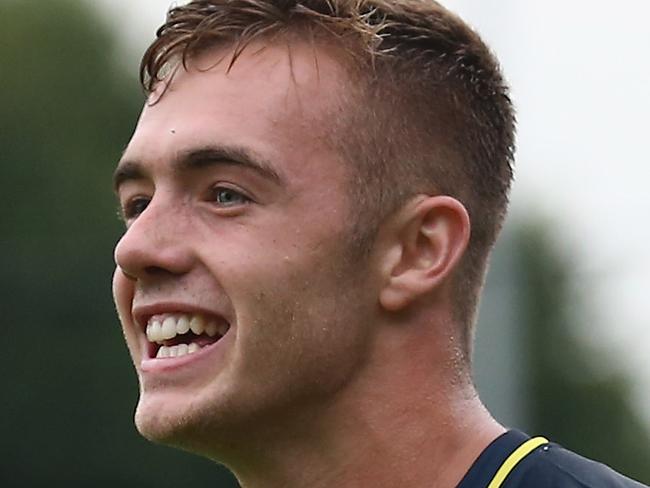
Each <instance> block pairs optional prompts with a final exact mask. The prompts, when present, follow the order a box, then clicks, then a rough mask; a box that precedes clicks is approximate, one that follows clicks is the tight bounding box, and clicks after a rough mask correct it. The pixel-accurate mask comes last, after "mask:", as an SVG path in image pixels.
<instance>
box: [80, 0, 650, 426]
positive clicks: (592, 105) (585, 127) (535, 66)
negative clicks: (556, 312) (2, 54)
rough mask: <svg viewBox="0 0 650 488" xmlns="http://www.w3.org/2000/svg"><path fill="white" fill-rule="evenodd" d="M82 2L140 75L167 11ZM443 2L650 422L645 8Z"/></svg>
mask: <svg viewBox="0 0 650 488" xmlns="http://www.w3.org/2000/svg"><path fill="white" fill-rule="evenodd" d="M86 1H88V2H92V3H93V4H94V5H99V6H100V8H101V9H102V10H103V12H104V13H105V14H106V15H107V16H108V18H109V19H111V20H112V22H113V24H114V26H115V28H116V29H118V32H119V33H120V36H121V39H122V43H123V47H124V52H125V53H126V55H125V59H124V63H125V64H127V65H128V68H129V70H130V71H132V72H133V73H134V75H135V73H136V71H137V64H138V59H139V56H140V55H141V53H142V52H143V50H144V49H145V47H146V45H147V44H148V42H149V41H150V40H151V39H152V37H153V35H154V32H155V29H156V28H157V27H158V26H159V25H160V24H161V22H162V21H163V20H164V17H165V12H166V10H167V7H168V6H169V5H170V2H169V1H167V0H138V1H137V2H134V1H132V0H100V1H97V0H86ZM442 3H443V4H445V5H446V6H447V7H449V8H450V9H451V10H454V11H456V12H457V13H459V14H460V15H461V16H462V17H463V18H464V19H465V20H466V21H468V22H469V23H470V24H471V25H472V26H473V27H474V28H476V30H477V31H478V32H479V33H480V34H481V35H482V36H483V37H484V39H485V40H486V41H487V42H488V44H490V46H491V47H492V49H493V50H494V51H495V52H496V53H497V56H498V57H499V59H500V60H501V62H502V65H503V68H504V71H505V73H506V76H507V78H508V79H509V81H510V83H511V85H512V87H513V98H514V101H515V104H516V106H517V110H518V114H519V116H518V118H519V129H518V133H519V136H518V151H517V163H516V164H517V167H516V175H517V177H516V178H517V179H516V183H515V187H514V194H513V198H512V210H511V212H512V214H514V217H519V218H526V216H527V215H530V214H535V215H536V216H539V215H541V216H542V217H543V218H546V219H547V220H548V221H549V222H550V223H551V225H552V226H553V228H554V229H555V230H556V232H557V238H556V240H557V241H559V242H560V243H563V245H565V246H566V248H567V252H568V253H569V254H570V255H572V256H574V257H575V261H576V267H577V268H578V270H579V275H578V279H579V282H578V284H579V287H580V289H581V295H582V296H581V299H582V300H584V304H585V305H586V306H587V308H588V310H589V315H590V317H592V321H591V323H590V324H589V329H588V330H585V331H584V333H585V335H586V336H587V338H588V339H589V340H592V341H594V342H596V343H597V344H598V345H599V346H606V348H607V349H608V350H609V352H610V353H611V355H612V356H613V358H614V359H616V360H618V361H620V364H621V365H622V367H624V368H625V369H627V370H628V371H629V372H630V373H631V374H632V375H633V376H634V377H635V378H636V380H637V382H638V383H637V387H636V389H635V391H636V393H637V395H638V398H637V399H636V400H637V405H638V406H639V409H640V411H641V412H642V413H643V414H644V415H645V417H646V419H647V420H648V422H650V354H649V352H650V351H649V350H650V299H649V297H648V290H650V249H649V248H648V242H650V224H649V220H650V219H649V218H648V215H649V214H650V190H649V189H648V184H649V182H650V157H649V156H648V148H647V139H648V138H649V134H648V132H649V129H650V123H649V116H650V63H649V60H650V54H649V53H648V51H649V50H650V26H649V25H648V19H650V2H648V1H645V0H618V1H617V2H615V3H614V2H605V1H604V0H589V1H587V0H573V1H571V2H566V1H561V0H547V1H545V2H522V1H521V0H519V1H517V0H482V1H477V0H473V1H472V0H443V1H442ZM118 18H119V19H120V20H119V21H118Z"/></svg>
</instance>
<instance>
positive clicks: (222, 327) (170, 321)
mask: <svg viewBox="0 0 650 488" xmlns="http://www.w3.org/2000/svg"><path fill="white" fill-rule="evenodd" d="M190 330H191V331H192V332H193V333H194V334H196V335H201V334H203V333H205V334H207V335H209V336H210V337H214V336H216V335H217V334H220V335H224V334H225V333H226V332H227V331H228V324H227V323H225V322H217V321H216V320H206V319H205V318H204V317H203V316H201V315H187V314H176V315H163V316H161V315H158V316H153V317H151V318H150V319H149V322H148V323H147V340H148V341H149V342H157V343H162V342H163V341H167V340H170V339H173V338H174V337H176V336H177V335H183V334H187V333H188V332H189V331H190Z"/></svg>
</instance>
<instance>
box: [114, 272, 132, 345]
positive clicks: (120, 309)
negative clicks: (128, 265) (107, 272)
mask: <svg viewBox="0 0 650 488" xmlns="http://www.w3.org/2000/svg"><path fill="white" fill-rule="evenodd" d="M134 291H135V288H134V284H133V281H131V280H129V279H128V278H127V277H126V276H124V273H122V271H121V270H120V269H119V268H116V269H115V273H114V274H113V300H114V301H115V308H116V309H117V315H118V317H119V319H120V323H121V324H122V330H123V332H124V336H125V338H126V340H127V344H128V346H129V349H130V350H131V352H132V353H134V352H135V351H136V349H137V348H138V345H137V343H138V341H137V336H136V333H135V330H134V328H133V324H132V322H131V306H132V304H133V296H134Z"/></svg>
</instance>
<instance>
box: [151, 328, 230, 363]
mask: <svg viewBox="0 0 650 488" xmlns="http://www.w3.org/2000/svg"><path fill="white" fill-rule="evenodd" d="M228 337H229V334H228V333H226V335H224V336H223V337H222V338H221V339H219V340H218V341H217V342H215V343H213V344H209V345H207V346H204V347H202V348H201V349H199V350H198V351H196V352H193V353H191V354H185V355H184V356H179V357H174V358H160V359H158V358H146V359H143V360H142V361H141V362H140V370H141V371H142V372H143V373H160V372H168V371H171V370H176V369H184V368H187V367H191V366H192V365H193V364H195V363H198V362H201V361H205V360H206V358H208V357H210V356H212V359H211V361H213V360H214V355H215V354H219V353H220V351H221V350H222V349H223V347H224V343H225V341H226V339H227V338H228ZM148 345H149V344H148V343H147V344H146V346H147V347H148Z"/></svg>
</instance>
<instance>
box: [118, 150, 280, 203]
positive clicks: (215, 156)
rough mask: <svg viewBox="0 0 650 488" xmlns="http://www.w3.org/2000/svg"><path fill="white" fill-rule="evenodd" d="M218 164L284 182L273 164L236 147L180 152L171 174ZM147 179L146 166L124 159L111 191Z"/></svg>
mask: <svg viewBox="0 0 650 488" xmlns="http://www.w3.org/2000/svg"><path fill="white" fill-rule="evenodd" d="M218 165H229V166H241V167H243V168H246V169H249V170H252V171H254V172H255V173H258V174H259V175H260V176H262V177H264V178H267V179H270V180H272V181H273V182H275V183H277V184H279V185H283V184H284V179H283V178H282V177H281V176H280V174H278V172H277V171H276V170H275V169H273V165H272V164H271V163H270V162H269V161H267V160H265V159H264V158H261V157H259V156H258V155H256V154H255V153H253V152H252V151H250V150H248V149H246V148H243V147H239V146H225V145H218V146H201V147H198V148H193V149H190V150H187V151H182V152H180V153H179V154H178V156H177V157H176V158H174V160H173V161H172V163H171V166H172V171H173V172H175V173H184V172H188V171H196V170H200V169H203V168H209V167H214V166H218ZM146 177H147V170H146V165H145V164H144V163H143V162H141V161H139V160H129V159H123V160H122V161H120V163H119V164H118V166H117V168H116V169H115V172H114V173H113V190H114V191H115V192H116V193H117V191H118V190H119V188H120V186H121V185H122V184H123V183H125V182H127V181H135V180H143V179H146Z"/></svg>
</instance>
